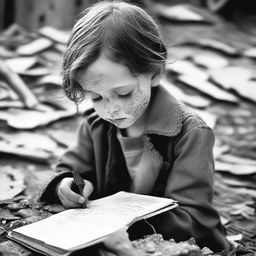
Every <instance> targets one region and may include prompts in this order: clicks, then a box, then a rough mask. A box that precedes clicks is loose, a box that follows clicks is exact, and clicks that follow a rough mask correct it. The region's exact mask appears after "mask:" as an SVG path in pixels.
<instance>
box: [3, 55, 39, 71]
mask: <svg viewBox="0 0 256 256" xmlns="http://www.w3.org/2000/svg"><path fill="white" fill-rule="evenodd" d="M5 63H6V64H7V65H8V66H9V68H10V69H11V70H12V71H14V72H16V73H20V72H21V73H22V72H24V71H25V70H27V69H29V68H31V67H32V66H34V65H35V64H36V63H37V58H36V57H35V56H31V57H18V58H12V59H7V60H5Z"/></svg>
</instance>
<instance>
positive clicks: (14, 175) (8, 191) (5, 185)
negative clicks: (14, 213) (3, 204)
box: [0, 167, 25, 200]
mask: <svg viewBox="0 0 256 256" xmlns="http://www.w3.org/2000/svg"><path fill="white" fill-rule="evenodd" d="M24 178H25V176H24V174H23V173H22V172H21V171H19V170H18V169H13V168H11V167H7V168H2V169H1V172H0V180H1V186H0V200H6V199H11V198H13V197H14V196H16V195H18V194H20V193H21V192H22V191H23V190H24V189H25V185H24Z"/></svg>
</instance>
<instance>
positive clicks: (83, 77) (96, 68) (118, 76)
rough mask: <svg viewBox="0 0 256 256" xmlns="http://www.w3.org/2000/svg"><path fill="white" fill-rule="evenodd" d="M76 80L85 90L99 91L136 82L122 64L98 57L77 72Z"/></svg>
mask: <svg viewBox="0 0 256 256" xmlns="http://www.w3.org/2000/svg"><path fill="white" fill-rule="evenodd" d="M77 81H78V82H79V84H80V85H81V86H82V87H83V89H85V90H90V91H94V90H97V91H101V90H105V89H111V88H115V87H121V86H127V85H131V84H135V83H137V78H136V77H135V76H134V75H133V74H132V73H131V72H130V70H129V69H128V68H127V67H126V66H125V65H123V64H120V63H115V62H112V61H109V60H106V59H99V60H97V61H95V62H94V63H92V64H91V65H90V66H89V67H88V68H87V69H86V70H80V71H78V72H77Z"/></svg>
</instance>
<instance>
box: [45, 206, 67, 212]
mask: <svg viewBox="0 0 256 256" xmlns="http://www.w3.org/2000/svg"><path fill="white" fill-rule="evenodd" d="M43 209H44V210H46V211H48V212H51V213H59V212H62V211H64V210H65V208H64V207H63V206H62V205H60V204H49V205H46V206H44V207H43Z"/></svg>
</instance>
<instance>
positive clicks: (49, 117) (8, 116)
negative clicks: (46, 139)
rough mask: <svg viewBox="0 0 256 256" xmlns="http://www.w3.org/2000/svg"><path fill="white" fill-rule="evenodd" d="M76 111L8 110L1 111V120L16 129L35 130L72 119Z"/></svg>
mask: <svg viewBox="0 0 256 256" xmlns="http://www.w3.org/2000/svg"><path fill="white" fill-rule="evenodd" d="M75 113H76V112H75V110H74V111H71V110H69V111H64V110H52V111H51V112H39V111H34V110H31V111H26V110H23V109H8V110H7V111H4V112H3V111H0V119H2V120H5V121H6V122H7V124H8V125H9V126H10V127H12V128H15V129H24V130H27V129H34V128H36V127H40V126H45V125H47V124H49V123H51V122H54V121H57V120H60V119H63V118H67V117H72V116H74V114H75Z"/></svg>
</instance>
